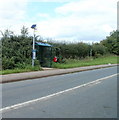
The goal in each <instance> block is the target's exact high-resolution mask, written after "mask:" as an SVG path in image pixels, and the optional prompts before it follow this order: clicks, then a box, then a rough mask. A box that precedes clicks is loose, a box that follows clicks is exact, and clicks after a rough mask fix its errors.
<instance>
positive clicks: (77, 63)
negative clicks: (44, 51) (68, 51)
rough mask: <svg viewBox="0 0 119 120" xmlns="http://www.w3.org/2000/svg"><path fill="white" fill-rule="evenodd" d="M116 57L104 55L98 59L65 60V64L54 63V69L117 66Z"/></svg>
mask: <svg viewBox="0 0 119 120" xmlns="http://www.w3.org/2000/svg"><path fill="white" fill-rule="evenodd" d="M117 58H118V57H117V56H116V55H105V56H102V57H100V58H95V59H94V58H87V59H83V60H76V59H67V60H66V62H65V63H54V64H53V67H54V68H60V69H66V68H74V67H83V66H91V65H101V64H117Z"/></svg>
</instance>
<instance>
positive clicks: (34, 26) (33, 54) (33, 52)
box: [31, 24, 36, 67]
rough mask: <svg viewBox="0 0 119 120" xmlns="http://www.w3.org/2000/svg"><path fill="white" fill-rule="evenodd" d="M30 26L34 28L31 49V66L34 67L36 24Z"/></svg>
mask: <svg viewBox="0 0 119 120" xmlns="http://www.w3.org/2000/svg"><path fill="white" fill-rule="evenodd" d="M31 28H32V29H33V30H34V33H33V50H32V66H33V67H34V60H35V59H36V50H35V30H36V24H34V25H32V26H31Z"/></svg>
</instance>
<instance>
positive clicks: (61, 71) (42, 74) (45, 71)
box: [0, 64, 117, 83]
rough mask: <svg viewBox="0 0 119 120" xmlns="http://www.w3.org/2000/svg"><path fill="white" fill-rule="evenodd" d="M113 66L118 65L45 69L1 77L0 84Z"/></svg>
mask: <svg viewBox="0 0 119 120" xmlns="http://www.w3.org/2000/svg"><path fill="white" fill-rule="evenodd" d="M112 66H117V64H105V65H94V66H86V67H77V68H70V69H54V68H43V71H34V72H25V73H15V74H8V75H0V78H2V79H1V81H0V83H8V82H16V81H21V80H29V79H35V78H42V77H48V76H55V75H62V74H68V73H74V72H81V71H87V70H93V69H100V68H105V67H112Z"/></svg>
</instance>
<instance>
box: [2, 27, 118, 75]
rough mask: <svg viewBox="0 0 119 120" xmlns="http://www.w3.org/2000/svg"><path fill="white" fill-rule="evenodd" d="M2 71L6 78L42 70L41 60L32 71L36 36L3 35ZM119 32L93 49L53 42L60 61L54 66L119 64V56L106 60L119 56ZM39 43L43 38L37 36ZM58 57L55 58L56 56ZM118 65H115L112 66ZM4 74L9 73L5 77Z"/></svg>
mask: <svg viewBox="0 0 119 120" xmlns="http://www.w3.org/2000/svg"><path fill="white" fill-rule="evenodd" d="M1 34H2V36H3V37H2V38H1V40H0V42H2V52H1V53H2V54H1V55H0V56H2V69H3V72H1V73H3V74H6V73H10V72H11V71H14V72H21V71H22V72H24V71H32V70H41V67H40V64H39V60H35V65H36V66H35V67H34V68H32V67H31V58H32V39H33V38H32V36H29V34H28V28H26V27H24V26H23V28H22V29H21V35H15V34H14V33H13V32H12V31H10V30H6V31H5V32H2V31H1ZM118 36H119V31H113V32H111V33H110V36H107V37H106V39H105V40H102V41H101V42H100V43H94V44H92V45H90V44H87V43H83V42H79V43H55V42H52V41H49V43H51V44H52V45H53V46H54V47H53V48H54V49H53V52H54V53H55V55H56V56H58V57H59V58H58V59H59V63H53V67H57V68H70V67H78V66H87V65H94V64H108V63H116V60H115V59H116V56H114V55H113V56H109V57H106V58H104V56H105V55H106V54H109V53H110V54H115V55H119V51H118V48H119V39H117V37H118ZM35 41H42V38H41V37H40V38H39V37H38V36H36V37H35ZM53 55H54V54H53ZM112 61H115V62H112ZM4 71H7V72H6V73H4Z"/></svg>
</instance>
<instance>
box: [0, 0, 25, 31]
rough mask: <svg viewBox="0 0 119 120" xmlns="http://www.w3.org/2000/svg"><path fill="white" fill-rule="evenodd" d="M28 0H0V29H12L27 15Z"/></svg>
mask: <svg viewBox="0 0 119 120" xmlns="http://www.w3.org/2000/svg"><path fill="white" fill-rule="evenodd" d="M26 4H27V0H0V18H1V19H0V23H1V24H0V29H1V30H4V29H11V28H12V27H13V26H14V25H18V26H19V24H21V23H22V22H23V20H24V17H25V8H26Z"/></svg>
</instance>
